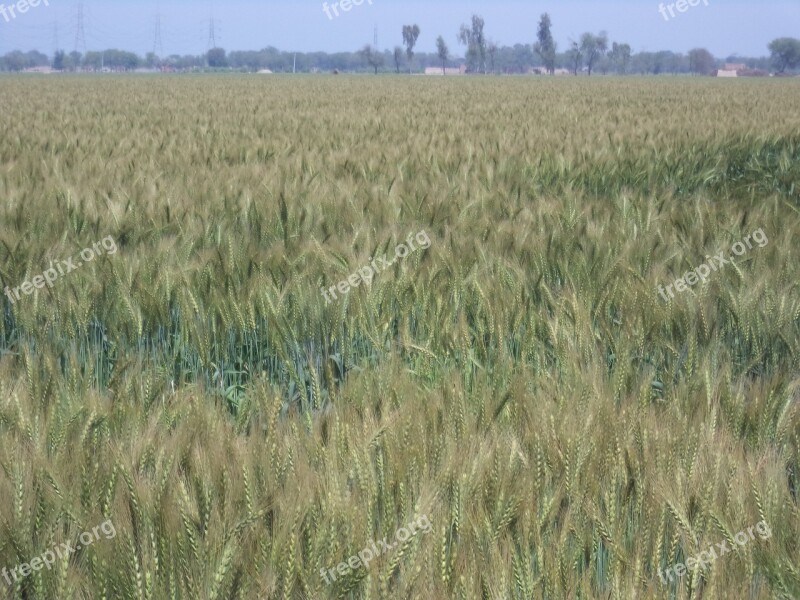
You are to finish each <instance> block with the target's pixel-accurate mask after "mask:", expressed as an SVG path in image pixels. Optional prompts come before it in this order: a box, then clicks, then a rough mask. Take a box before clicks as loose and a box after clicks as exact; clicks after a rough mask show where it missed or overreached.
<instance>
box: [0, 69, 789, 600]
mask: <svg viewBox="0 0 800 600" xmlns="http://www.w3.org/2000/svg"><path fill="white" fill-rule="evenodd" d="M433 83H434V82H432V81H430V80H423V79H418V80H410V79H407V78H405V79H402V80H401V79H399V78H398V79H391V78H386V79H383V78H381V79H374V78H369V79H366V78H363V79H359V78H350V77H320V78H310V77H309V78H305V77H297V78H288V77H287V78H283V77H281V76H275V78H274V79H270V85H269V86H267V87H265V86H264V85H263V80H260V79H255V78H252V79H251V78H244V77H221V76H219V77H210V76H208V77H192V78H188V77H187V78H182V77H176V78H143V79H138V78H137V79H133V78H121V77H111V78H103V79H102V80H100V79H88V78H71V79H59V80H51V79H48V80H44V79H33V80H28V79H24V80H23V79H15V78H9V79H7V80H5V81H4V82H3V85H4V87H3V91H2V97H3V98H4V99H6V102H4V106H6V107H7V108H8V110H6V111H3V112H0V128H1V129H2V131H3V132H4V134H3V137H2V139H0V195H2V197H3V203H2V205H0V222H2V224H3V227H2V229H0V278H1V280H2V281H1V282H2V285H3V286H5V285H8V286H11V287H15V286H18V285H20V284H21V283H22V282H23V281H25V280H26V279H27V278H29V277H31V276H32V275H33V274H36V273H40V272H42V270H43V269H45V268H47V266H48V263H49V261H50V260H58V259H64V258H67V257H69V256H74V255H75V254H77V253H78V252H79V251H80V250H81V249H83V248H85V247H87V246H89V245H91V243H93V242H95V241H96V240H99V239H102V238H103V237H105V236H108V235H111V236H113V237H114V239H115V240H116V242H117V245H118V247H119V251H118V252H117V254H115V255H113V256H104V257H102V259H99V260H96V261H94V262H92V263H89V264H86V265H84V266H83V267H82V268H81V269H79V270H77V271H75V272H73V273H70V274H68V275H66V276H65V277H63V278H61V279H59V280H58V281H57V282H56V283H55V285H54V287H53V288H52V289H48V288H44V289H42V290H36V291H35V292H34V294H33V295H31V296H24V297H23V298H22V299H21V300H20V301H18V302H16V303H15V304H13V305H12V304H11V303H10V302H9V301H8V300H7V298H5V296H3V297H2V305H0V309H2V311H3V313H2V319H0V467H2V468H1V469H0V519H1V522H0V528H1V529H0V566H6V567H8V568H12V567H13V566H15V565H17V564H19V563H21V562H26V561H29V560H30V559H32V558H33V557H35V556H37V555H39V554H41V553H42V552H44V551H45V550H47V549H49V548H51V547H52V546H53V545H54V544H56V543H61V542H65V541H74V540H75V537H76V536H77V535H78V534H79V533H80V532H82V531H85V530H86V529H91V528H92V527H93V526H95V525H98V524H99V523H101V522H103V521H105V520H107V519H111V520H112V521H113V523H114V525H115V528H116V530H117V532H118V534H117V536H116V537H115V538H114V539H111V540H101V541H98V542H97V543H95V544H93V545H92V546H89V547H87V548H85V549H82V550H81V551H79V552H78V553H77V554H76V555H74V556H73V557H72V558H71V559H70V560H69V561H63V562H61V563H58V564H56V565H55V566H54V567H53V569H52V570H42V571H39V572H36V573H34V574H33V575H31V576H30V577H28V578H26V579H24V580H21V581H20V582H17V583H16V584H15V585H14V586H13V587H12V588H10V589H9V594H10V595H11V596H10V597H13V598H37V599H39V598H40V599H50V598H73V597H92V598H115V599H117V598H120V599H127V598H131V599H133V598H137V599H140V598H152V599H160V598H186V599H195V598H226V599H228V598H230V599H235V598H242V599H251V598H252V599H256V598H259V599H264V598H312V597H313V598H363V599H366V598H454V597H455V598H465V599H472V598H482V597H484V598H510V599H520V600H522V599H525V600H527V599H529V598H532V597H534V598H538V597H546V598H562V597H572V598H595V597H613V598H631V597H636V598H664V597H703V598H718V597H720V598H722V597H724V598H729V597H749V598H759V599H761V598H763V599H766V598H776V597H783V598H791V597H793V596H796V593H797V590H798V587H799V586H800V575H799V574H798V567H797V558H796V557H797V556H798V549H797V540H798V539H800V535H799V534H800V518H798V516H800V515H798V504H797V493H798V489H797V486H798V473H799V472H800V402H798V400H800V376H799V375H798V373H799V372H800V284H798V282H800V277H799V275H800V267H799V266H798V261H797V256H796V251H797V242H796V233H797V232H798V230H800V192H799V191H798V189H797V182H798V181H800V166H798V165H800V160H799V159H800V128H798V122H797V117H796V115H798V114H800V110H799V109H800V94H798V91H800V90H798V84H797V83H796V82H794V81H789V80H782V81H780V82H778V81H752V80H751V81H746V80H741V81H739V80H736V81H724V82H719V81H716V80H705V81H700V80H685V81H670V82H666V81H645V80H640V79H629V80H620V79H611V78H607V79H598V80H595V79H594V78H593V79H591V80H590V79H588V78H586V79H580V80H576V79H573V78H569V79H559V80H555V79H553V80H550V79H548V80H546V81H545V80H542V79H537V80H535V81H534V80H530V79H504V80H503V81H502V82H500V83H498V81H496V80H494V81H488V80H484V79H482V78H478V79H464V78H462V79H460V80H457V79H456V78H452V79H451V78H444V79H440V80H437V81H436V82H435V85H433ZM23 98H24V99H25V101H24V102H23V101H22V99H23ZM354 98H357V99H358V100H357V101H354V100H353V99H354ZM67 99H68V100H67ZM721 115H725V118H721ZM757 228H762V229H763V231H764V232H765V233H766V234H767V236H768V237H769V244H768V245H766V246H765V247H764V248H753V249H752V250H750V251H749V252H748V253H747V254H746V255H745V256H743V257H741V259H739V260H738V261H737V264H736V268H733V267H731V268H727V269H725V270H722V271H719V272H717V273H714V275H713V277H712V278H711V279H709V282H708V284H707V285H705V286H696V287H694V288H692V289H691V290H690V291H687V292H685V293H682V294H679V295H678V296H676V297H675V298H674V299H673V300H671V301H670V302H669V303H665V302H664V301H663V300H662V299H661V297H660V296H659V294H658V292H657V291H656V288H657V286H658V285H659V284H663V283H665V282H669V281H673V280H674V279H675V278H676V277H678V276H680V275H681V274H682V273H683V272H685V271H686V270H688V269H690V268H693V267H695V266H697V265H699V264H701V263H703V262H705V260H706V259H705V257H706V255H707V254H709V253H712V252H716V251H717V250H719V249H720V248H725V247H730V244H732V243H734V242H735V241H738V240H741V239H742V238H743V237H744V236H745V235H747V234H748V233H750V232H752V231H753V230H755V229H757ZM422 229H424V230H425V231H426V232H427V233H428V234H429V236H430V239H431V241H432V245H431V246H430V247H429V248H428V249H427V250H420V251H417V252H414V253H412V254H410V255H409V256H408V258H406V259H404V260H402V261H397V262H396V263H395V264H394V265H393V266H392V267H391V268H390V269H388V270H386V271H384V272H382V273H380V274H378V275H376V276H375V277H374V279H373V280H372V282H371V283H370V284H362V285H361V286H360V287H358V288H356V289H353V290H352V291H351V292H350V293H349V294H347V295H345V296H341V297H340V298H339V299H338V300H337V301H336V302H333V303H331V304H330V305H326V302H325V300H324V298H323V296H322V294H321V292H320V288H328V287H330V286H331V285H334V284H335V283H336V282H338V281H341V280H343V279H345V278H346V277H347V276H348V275H349V274H351V273H353V272H356V270H357V269H358V268H360V267H363V266H364V265H367V264H369V262H370V261H371V260H372V259H374V258H375V257H378V256H384V255H387V254H390V253H392V252H394V248H395V247H396V246H397V245H398V244H400V243H403V242H404V241H405V240H406V239H407V237H408V235H409V234H411V233H416V232H418V231H420V230H422ZM423 514H425V515H428V516H429V517H430V522H431V523H432V525H433V533H432V534H431V535H424V536H416V537H414V538H412V539H410V540H409V542H408V543H407V544H403V545H402V547H398V549H396V550H395V551H394V552H393V553H388V554H386V555H385V556H382V557H381V558H380V559H377V560H375V561H374V562H372V563H371V564H370V565H369V567H368V568H366V569H360V570H356V571H354V572H352V573H350V574H349V575H347V576H345V577H342V578H339V579H338V580H337V581H336V582H333V583H332V584H331V585H326V584H325V582H324V581H323V579H322V577H321V576H320V569H331V568H334V569H335V567H336V565H337V564H338V563H340V562H342V561H344V560H346V559H347V557H349V556H351V555H353V554H356V553H357V552H359V551H360V550H362V549H363V548H365V547H367V546H369V545H370V543H371V541H372V540H379V539H382V538H384V537H387V538H388V537H391V536H392V535H394V532H395V531H396V530H397V529H398V527H400V526H402V525H404V524H406V523H408V522H410V521H411V520H412V519H413V518H414V516H415V515H423ZM761 520H766V521H767V522H768V523H769V525H770V527H771V528H772V530H773V532H774V533H773V537H772V538H771V539H769V540H767V541H761V540H758V538H757V539H756V541H753V542H750V543H749V544H748V545H747V546H745V547H743V548H741V549H739V550H738V551H737V552H736V553H735V554H731V555H726V556H725V557H724V558H720V559H719V560H718V561H717V562H715V563H714V565H713V566H712V567H711V568H709V569H707V570H705V571H703V572H694V573H692V574H691V575H690V576H687V577H686V578H685V579H683V580H682V581H681V582H676V583H673V584H670V585H669V586H664V585H663V584H662V583H661V581H660V580H659V577H658V574H657V572H658V569H661V568H664V567H666V566H671V565H673V564H674V563H675V562H677V561H679V560H681V558H682V557H685V556H691V555H694V554H696V553H697V551H698V550H700V549H703V548H707V547H708V545H709V544H711V543H714V542H719V541H721V540H722V539H725V536H726V535H727V534H726V533H725V532H726V531H727V532H736V531H741V530H742V529H743V528H745V529H746V528H747V527H749V526H751V525H755V524H756V523H757V522H759V521H761ZM0 585H5V582H4V581H3V580H0Z"/></svg>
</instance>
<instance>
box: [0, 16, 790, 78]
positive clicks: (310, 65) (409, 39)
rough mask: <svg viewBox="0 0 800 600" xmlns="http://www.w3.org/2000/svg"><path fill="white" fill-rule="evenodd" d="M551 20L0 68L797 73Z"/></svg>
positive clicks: (781, 48) (781, 50)
mask: <svg viewBox="0 0 800 600" xmlns="http://www.w3.org/2000/svg"><path fill="white" fill-rule="evenodd" d="M552 27H553V23H552V20H551V18H550V16H549V15H548V14H547V13H544V14H542V15H541V17H540V19H539V23H538V28H537V31H536V35H535V41H533V43H531V44H515V45H513V46H500V45H498V44H497V42H495V41H494V40H492V39H491V38H490V37H488V36H487V35H486V32H485V28H486V23H485V21H484V19H483V18H482V17H481V16H479V15H472V18H471V20H470V22H468V23H465V24H462V25H461V27H460V29H459V30H458V35H457V39H458V42H459V45H460V46H463V50H464V54H463V57H459V56H455V57H453V56H451V51H450V48H449V47H448V45H447V43H446V42H445V40H444V38H443V37H442V36H441V35H439V36H438V37H437V39H436V52H435V53H424V52H420V53H417V52H416V51H415V48H416V45H417V42H418V40H419V38H420V35H421V30H420V28H419V26H418V25H416V24H410V25H403V27H402V30H401V32H400V34H401V35H400V36H399V40H400V41H401V43H400V44H398V45H397V46H395V47H394V48H393V49H392V50H379V49H377V48H374V47H373V46H372V45H369V44H368V45H365V46H363V47H362V48H361V49H360V50H358V51H355V52H337V53H326V52H310V53H305V52H285V51H280V50H278V49H277V48H275V47H272V46H268V47H266V48H263V49H261V50H255V51H250V50H247V51H235V52H230V53H228V52H226V51H225V50H224V49H223V48H212V49H211V50H209V51H208V52H206V53H205V54H200V55H183V56H181V55H177V54H173V55H170V56H166V57H159V56H156V55H155V54H154V53H152V52H151V53H148V54H146V55H145V56H143V57H141V56H139V55H137V54H135V53H133V52H128V51H124V50H117V49H108V50H105V51H92V52H87V53H85V54H81V53H79V52H71V53H69V54H67V53H65V52H63V51H58V52H55V53H54V54H53V56H52V57H49V56H47V55H45V54H43V53H41V52H38V51H36V50H33V51H30V52H20V51H13V52H9V53H8V54H6V55H4V56H0V71H21V70H24V69H28V68H31V67H42V66H51V67H52V68H54V69H56V70H59V71H60V70H65V71H76V70H95V71H96V70H102V69H111V70H121V71H128V70H133V69H137V68H149V69H162V70H175V71H188V70H206V69H211V70H215V69H226V70H231V69H232V70H238V71H259V70H265V69H268V70H271V71H273V72H292V71H298V72H318V71H328V72H330V71H334V72H336V71H339V72H363V71H370V72H373V73H375V74H378V73H379V72H381V71H394V72H396V73H401V72H406V71H407V72H408V73H415V72H421V71H423V70H424V69H426V68H428V67H440V68H441V69H442V70H443V72H444V71H445V69H446V68H447V67H448V66H451V67H454V66H460V65H461V64H464V65H465V67H466V71H467V72H468V73H473V74H498V73H503V74H513V73H527V72H530V70H531V69H540V70H541V71H542V72H544V73H549V74H553V73H555V72H556V69H566V70H568V71H569V72H571V73H572V74H573V75H578V74H579V73H586V74H587V75H592V74H593V73H596V72H600V73H603V74H607V73H614V74H620V75H624V74H641V75H646V74H652V75H659V74H684V73H696V74H713V73H714V72H716V69H717V68H719V67H720V66H722V64H723V63H724V62H736V63H743V64H745V65H747V67H748V68H750V69H753V70H755V71H758V70H760V71H768V70H774V71H776V72H777V73H780V74H783V73H787V72H793V71H795V70H797V69H798V68H800V40H797V39H794V38H778V39H776V40H773V41H772V42H771V43H770V44H769V46H768V50H769V53H770V55H769V56H762V57H740V56H729V57H725V58H724V59H718V58H715V57H714V56H713V55H712V54H711V52H709V51H708V50H707V49H705V48H695V49H692V50H691V51H689V52H688V53H687V54H683V53H680V52H671V51H669V50H663V51H659V52H638V53H634V52H633V51H632V50H631V46H630V45H629V44H627V43H624V42H616V41H611V40H610V39H609V37H608V34H607V33H606V32H605V31H600V32H598V33H592V32H586V33H583V34H582V35H581V36H580V37H579V38H578V39H575V40H569V44H568V46H567V47H566V48H565V49H564V50H563V51H559V48H558V44H557V43H556V42H555V39H554V37H553V33H552Z"/></svg>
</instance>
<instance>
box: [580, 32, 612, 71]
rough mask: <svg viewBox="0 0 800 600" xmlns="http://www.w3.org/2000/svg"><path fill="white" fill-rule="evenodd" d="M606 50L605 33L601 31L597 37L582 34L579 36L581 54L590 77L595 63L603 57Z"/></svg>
mask: <svg viewBox="0 0 800 600" xmlns="http://www.w3.org/2000/svg"><path fill="white" fill-rule="evenodd" d="M606 50H608V35H607V34H606V32H605V31H601V32H600V34H599V35H593V34H591V33H584V34H583V35H582V36H581V53H582V54H583V55H584V56H585V57H586V68H587V69H588V70H589V75H590V76H591V74H592V68H593V67H594V63H595V61H597V59H598V58H599V57H601V56H603V54H605V53H606Z"/></svg>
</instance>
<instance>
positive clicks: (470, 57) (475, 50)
mask: <svg viewBox="0 0 800 600" xmlns="http://www.w3.org/2000/svg"><path fill="white" fill-rule="evenodd" d="M483 26H484V20H483V18H482V17H479V16H478V15H472V28H470V27H468V26H467V25H462V26H461V30H460V31H459V32H458V41H459V42H461V43H462V44H463V45H465V46H466V47H467V62H468V63H469V65H470V70H472V67H473V66H474V64H475V61H477V60H478V58H480V61H479V63H478V70H479V71H481V70H482V71H483V72H484V73H485V72H486V38H485V37H484V35H483Z"/></svg>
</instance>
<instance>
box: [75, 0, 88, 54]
mask: <svg viewBox="0 0 800 600" xmlns="http://www.w3.org/2000/svg"><path fill="white" fill-rule="evenodd" d="M75 52H83V53H86V30H85V29H84V21H83V2H79V3H78V16H77V21H76V25H75Z"/></svg>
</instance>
